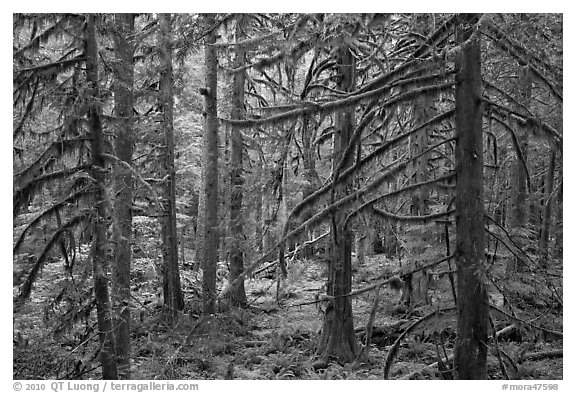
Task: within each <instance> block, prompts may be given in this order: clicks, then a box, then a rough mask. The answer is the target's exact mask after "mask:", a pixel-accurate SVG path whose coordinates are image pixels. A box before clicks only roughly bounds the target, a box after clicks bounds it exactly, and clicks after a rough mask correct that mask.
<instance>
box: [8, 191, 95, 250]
mask: <svg viewBox="0 0 576 393" xmlns="http://www.w3.org/2000/svg"><path fill="white" fill-rule="evenodd" d="M93 192H94V191H93V190H86V189H83V190H80V191H78V192H75V193H73V194H71V195H69V196H67V197H66V198H64V199H63V200H61V201H60V202H58V203H55V204H54V205H52V206H50V207H49V208H47V209H45V210H44V211H42V212H41V213H40V214H38V215H37V216H36V217H35V218H34V219H33V220H32V221H30V222H29V223H28V224H27V225H26V227H25V228H24V229H23V230H22V232H21V233H20V236H18V240H16V244H15V245H14V247H13V248H12V253H13V254H17V253H18V251H19V249H20V246H21V245H22V243H23V241H24V239H25V237H26V234H27V233H28V231H29V230H30V229H31V228H33V227H35V226H36V225H37V224H38V223H39V222H41V221H43V220H46V219H48V218H49V217H50V216H51V215H52V214H53V213H55V212H58V211H60V209H62V208H63V207H65V206H66V205H69V204H72V203H75V202H77V201H78V200H80V199H81V198H83V197H86V196H90V195H92V193H93Z"/></svg>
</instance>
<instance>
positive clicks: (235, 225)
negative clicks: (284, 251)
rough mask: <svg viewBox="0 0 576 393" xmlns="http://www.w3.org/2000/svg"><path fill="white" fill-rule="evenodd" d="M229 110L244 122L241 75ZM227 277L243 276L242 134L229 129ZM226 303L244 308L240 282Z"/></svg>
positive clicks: (238, 59)
mask: <svg viewBox="0 0 576 393" xmlns="http://www.w3.org/2000/svg"><path fill="white" fill-rule="evenodd" d="M237 18H238V19H237V20H236V41H239V40H241V39H242V38H243V37H244V34H243V30H242V29H243V17H242V15H241V14H239V15H238V17H237ZM234 56H235V58H234V64H233V67H234V68H240V67H242V66H243V65H244V63H245V60H244V56H245V54H244V48H243V47H242V46H240V45H238V46H236V48H235V54H234ZM232 79H233V80H232V108H231V113H230V118H231V119H233V120H240V119H243V118H244V81H245V75H244V72H235V73H234V75H233V77H232ZM230 149H231V150H230V185H231V190H230V205H229V211H230V222H229V232H230V277H229V281H230V282H233V281H234V280H235V279H236V278H237V277H238V276H239V275H241V274H242V273H243V272H244V256H243V254H244V248H245V247H244V241H243V239H244V228H243V222H244V219H243V217H242V199H243V196H244V195H243V194H244V191H243V187H244V174H243V168H242V154H243V150H244V145H243V142H242V132H241V130H240V128H238V127H234V126H233V127H232V135H231V146H230ZM230 299H231V300H232V304H233V305H235V306H245V305H246V303H247V300H246V292H245V290H244V279H241V280H239V281H238V283H237V284H235V286H234V288H231V291H230Z"/></svg>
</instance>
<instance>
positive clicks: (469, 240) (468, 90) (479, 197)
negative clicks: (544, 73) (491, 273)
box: [454, 24, 488, 379]
mask: <svg viewBox="0 0 576 393" xmlns="http://www.w3.org/2000/svg"><path fill="white" fill-rule="evenodd" d="M474 28H475V27H474V26H473V25H472V24H464V25H463V26H460V27H459V28H458V30H457V33H456V34H457V36H456V39H457V42H458V43H459V44H461V51H460V53H459V54H458V56H457V58H456V72H457V74H456V92H455V99H456V114H455V125H456V138H457V139H456V179H457V180H456V200H455V204H456V263H457V265H458V275H457V288H458V305H457V308H458V337H457V339H456V355H455V362H454V366H455V371H456V377H457V378H458V379H486V377H487V375H486V356H487V340H488V295H487V291H486V286H485V284H484V280H485V277H486V275H485V264H484V259H485V257H484V249H485V239H484V180H483V179H484V178H483V161H484V160H483V143H482V110H481V81H482V77H481V58H480V41H479V35H477V34H478V33H476V34H474V35H473V29H474Z"/></svg>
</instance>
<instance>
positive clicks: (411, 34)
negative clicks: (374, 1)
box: [12, 13, 563, 380]
mask: <svg viewBox="0 0 576 393" xmlns="http://www.w3.org/2000/svg"><path fill="white" fill-rule="evenodd" d="M562 43H563V15H562V14H536V13H533V14H519V13H518V14H413V13H404V14H402V13H397V14H374V13H372V14H367V13H364V14H362V13H357V14H337V13H336V14H334V13H333V14H330V13H317V14H304V13H276V14H274V13H272V14H266V13H242V14H239V13H228V14H226V13H218V14H192V13H190V14H188V13H187V14H184V13H182V14H177V13H174V14H153V13H142V14H129V13H119V14H75V13H67V14H22V13H21V14H13V59H12V63H13V100H12V101H13V144H12V153H13V161H12V162H13V190H12V191H13V225H12V227H13V233H12V236H13V241H12V246H13V265H12V266H13V302H12V306H13V346H12V348H13V369H12V374H13V378H14V379H20V380H26V379H34V380H43V379H55V380H62V379H64V380H66V379H68V380H88V379H104V380H115V379H122V380H153V379H160V380H206V379H218V380H232V379H242V380H271V379H281V380H293V379H300V380H322V379H324V380H334V379H353V380H360V379H363V380H366V379H378V380H384V379H390V380H410V379H427V380H455V379H466V380H470V379H482V380H486V379H492V380H508V379H517V380H522V379H523V380H533V379H539V380H556V379H562V378H563V264H562V261H563V257H562V255H563V240H562V238H563V236H562V235H563V233H562V224H563V218H562V217H563V199H562V193H563V166H562V159H563V153H562V152H563V150H562V147H563V131H562V127H563V112H562V111H563V46H562V45H563V44H562Z"/></svg>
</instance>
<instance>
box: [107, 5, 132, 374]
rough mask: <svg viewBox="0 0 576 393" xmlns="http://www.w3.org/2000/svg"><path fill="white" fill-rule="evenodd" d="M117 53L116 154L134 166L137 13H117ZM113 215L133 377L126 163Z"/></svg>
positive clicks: (117, 301) (120, 324)
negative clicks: (133, 38)
mask: <svg viewBox="0 0 576 393" xmlns="http://www.w3.org/2000/svg"><path fill="white" fill-rule="evenodd" d="M115 29H116V31H115V34H114V49H115V50H114V52H115V54H116V64H115V67H114V72H115V78H116V80H115V83H114V112H115V116H116V121H117V124H118V128H117V129H116V138H115V139H114V150H115V151H116V157H117V158H118V159H119V160H121V161H122V162H124V163H126V164H127V165H128V166H131V165H132V153H133V150H134V131H133V124H134V118H133V116H132V113H133V108H134V98H133V94H132V89H133V85H134V45H133V43H132V41H131V38H130V37H131V36H132V34H133V33H134V15H133V14H116V15H115ZM113 175H114V214H115V215H116V222H117V224H118V228H117V229H118V230H117V231H115V234H116V236H115V239H114V266H113V271H112V282H113V283H114V286H113V287H112V294H113V296H112V299H113V300H114V314H115V316H114V317H115V321H114V325H115V327H114V330H115V333H116V359H117V362H118V376H119V377H120V378H121V379H130V306H129V305H130V265H131V262H132V189H133V184H132V173H131V172H130V169H129V168H126V167H125V166H124V165H115V166H114V174H113Z"/></svg>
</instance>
